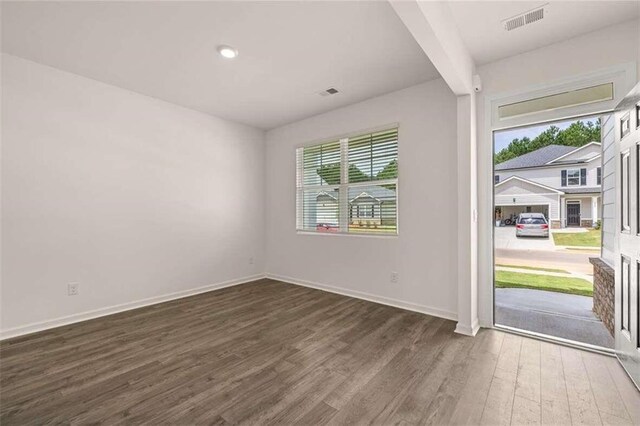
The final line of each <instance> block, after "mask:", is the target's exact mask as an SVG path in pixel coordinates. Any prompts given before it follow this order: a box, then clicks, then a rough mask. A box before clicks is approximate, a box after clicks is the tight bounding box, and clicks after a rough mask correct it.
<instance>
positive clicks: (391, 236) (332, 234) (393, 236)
mask: <svg viewBox="0 0 640 426" xmlns="http://www.w3.org/2000/svg"><path fill="white" fill-rule="evenodd" d="M296 234H298V235H314V236H320V237H356V238H379V239H383V240H386V239H396V238H398V236H399V235H398V234H386V235H376V234H357V233H346V232H313V231H300V230H297V231H296Z"/></svg>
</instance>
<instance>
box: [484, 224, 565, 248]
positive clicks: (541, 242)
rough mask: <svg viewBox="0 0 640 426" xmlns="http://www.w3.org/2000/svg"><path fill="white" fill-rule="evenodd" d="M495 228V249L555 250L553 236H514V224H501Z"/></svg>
mask: <svg viewBox="0 0 640 426" xmlns="http://www.w3.org/2000/svg"><path fill="white" fill-rule="evenodd" d="M494 229H495V242H496V248H497V249H513V250H555V249H556V246H555V244H553V239H552V238H553V237H552V236H549V238H540V237H521V238H518V237H516V228H515V226H501V227H496V228H494Z"/></svg>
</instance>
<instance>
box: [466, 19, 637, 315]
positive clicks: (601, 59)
mask: <svg viewBox="0 0 640 426" xmlns="http://www.w3.org/2000/svg"><path fill="white" fill-rule="evenodd" d="M638 31H639V22H638V21H630V22H627V23H625V24H620V25H616V26H613V27H608V28H604V29H602V30H599V31H594V32H592V33H589V34H585V35H583V36H580V37H575V38H572V39H569V40H566V41H563V42H561V43H556V44H553V45H550V46H546V47H543V48H540V49H536V50H533V51H531V52H527V53H523V54H521V55H516V56H512V57H509V58H506V59H502V60H500V61H496V62H492V63H489V64H486V65H483V66H481V67H479V68H478V70H477V73H478V74H479V75H480V77H481V79H482V85H483V90H482V92H481V93H480V94H479V96H478V98H477V102H478V103H477V106H478V109H477V113H478V115H477V117H478V191H479V192H478V198H479V200H480V205H479V216H478V220H479V238H478V241H480V247H479V259H478V262H479V267H478V270H479V283H478V285H479V300H480V307H479V317H480V321H481V324H482V325H484V326H489V325H491V322H492V309H493V307H492V297H491V294H492V282H491V279H492V273H491V268H492V264H491V262H492V259H491V253H492V249H493V248H492V243H491V241H492V234H491V233H492V222H493V219H492V218H493V208H492V205H491V190H492V183H493V175H492V171H491V168H492V142H491V137H490V133H489V131H490V129H487V127H486V123H485V99H486V98H487V97H490V96H500V95H502V94H506V93H514V92H520V91H527V90H531V89H532V88H536V87H540V86H541V85H544V84H546V85H549V84H552V83H553V82H556V81H559V80H563V79H567V78H572V77H575V76H578V75H581V74H585V73H590V72H593V71H597V70H601V69H604V68H609V67H612V66H615V65H620V64H627V63H635V64H636V65H638V67H637V72H638V71H640V62H639V59H640V58H639V57H638V52H639V50H638V45H639V44H638V40H639V35H640V34H639V32H638ZM637 75H638V74H637ZM638 77H640V75H638ZM489 113H490V112H489V111H487V114H489Z"/></svg>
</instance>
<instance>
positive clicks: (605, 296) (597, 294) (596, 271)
mask: <svg viewBox="0 0 640 426" xmlns="http://www.w3.org/2000/svg"><path fill="white" fill-rule="evenodd" d="M589 262H591V264H592V265H593V312H594V313H595V314H596V316H597V317H598V318H600V320H601V321H602V323H603V324H604V325H605V327H607V330H609V333H611V335H612V336H613V334H614V330H615V312H616V311H615V285H616V283H615V274H614V271H613V268H612V267H611V266H609V265H607V264H606V263H605V262H604V261H603V260H602V259H600V258H599V257H592V258H590V259H589Z"/></svg>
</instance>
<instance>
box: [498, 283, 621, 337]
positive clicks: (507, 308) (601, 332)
mask: <svg viewBox="0 0 640 426" xmlns="http://www.w3.org/2000/svg"><path fill="white" fill-rule="evenodd" d="M495 306H496V308H495V322H496V324H499V325H507V326H510V327H515V328H519V329H522V330H529V331H534V332H537V333H542V334H547V335H550V336H557V337H562V338H565V339H570V340H575V341H578V342H583V343H589V344H592V345H598V346H602V347H605V348H613V347H614V340H613V337H612V336H611V334H609V331H608V330H607V329H606V328H605V326H604V325H603V324H602V322H601V321H600V320H599V319H598V318H597V317H596V316H595V315H594V313H593V311H592V308H593V299H592V298H591V297H587V296H578V295H573V294H563V293H554V292H551V291H543V290H529V289H520V288H497V289H496V290H495Z"/></svg>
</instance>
